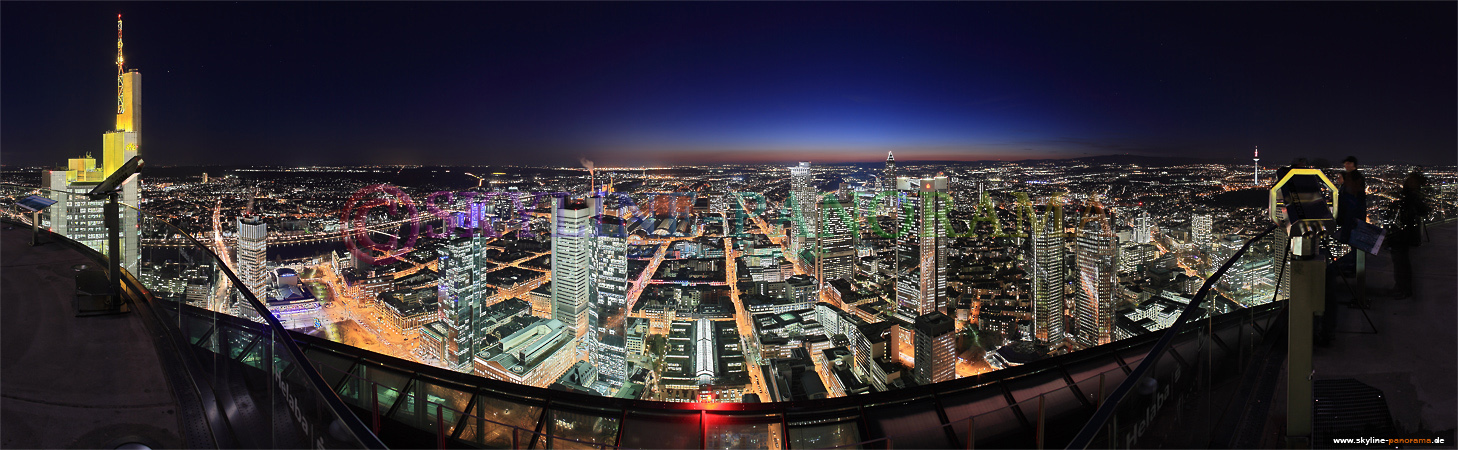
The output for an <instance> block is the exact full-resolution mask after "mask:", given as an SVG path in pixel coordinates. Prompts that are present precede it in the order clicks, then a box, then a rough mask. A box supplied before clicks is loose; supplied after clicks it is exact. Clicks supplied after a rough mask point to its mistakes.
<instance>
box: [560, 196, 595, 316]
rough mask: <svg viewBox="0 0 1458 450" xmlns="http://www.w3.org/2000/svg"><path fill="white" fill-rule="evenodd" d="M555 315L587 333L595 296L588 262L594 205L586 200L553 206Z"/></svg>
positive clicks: (589, 259)
mask: <svg viewBox="0 0 1458 450" xmlns="http://www.w3.org/2000/svg"><path fill="white" fill-rule="evenodd" d="M552 211H553V214H552V215H553V217H552V227H553V232H552V318H553V319H557V320H560V321H562V323H563V324H565V325H566V326H567V328H569V329H571V330H572V332H573V333H574V336H575V337H578V338H580V337H582V336H585V335H587V331H588V325H587V306H588V301H589V299H590V298H591V296H592V289H591V285H590V283H591V281H590V280H589V279H588V268H589V267H588V265H589V264H590V263H591V257H592V253H591V250H592V248H591V247H592V236H593V234H594V229H593V226H592V208H591V207H589V205H588V204H587V203H586V202H582V201H576V202H565V204H562V205H560V206H558V207H555V208H553V209H552Z"/></svg>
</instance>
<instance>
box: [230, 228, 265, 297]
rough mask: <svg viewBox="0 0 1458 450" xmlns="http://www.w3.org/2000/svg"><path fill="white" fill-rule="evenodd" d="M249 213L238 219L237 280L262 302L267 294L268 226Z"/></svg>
mask: <svg viewBox="0 0 1458 450" xmlns="http://www.w3.org/2000/svg"><path fill="white" fill-rule="evenodd" d="M251 212H252V211H249V212H248V213H250V214H247V215H245V216H244V217H239V218H238V262H237V266H238V278H239V279H241V280H242V281H243V287H246V288H248V291H249V292H252V293H253V296H255V297H258V299H259V300H263V296H264V295H266V294H267V293H268V291H267V290H266V288H267V287H268V270H267V268H265V267H264V263H265V262H266V261H267V258H268V224H266V223H264V222H263V218H261V217H258V216H255V215H251Z"/></svg>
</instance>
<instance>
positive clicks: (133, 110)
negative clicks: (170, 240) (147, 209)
mask: <svg viewBox="0 0 1458 450" xmlns="http://www.w3.org/2000/svg"><path fill="white" fill-rule="evenodd" d="M115 63H116V123H115V124H116V126H115V129H114V130H113V131H108V132H106V133H104V134H102V137H101V138H102V139H101V147H102V153H101V161H97V160H96V158H92V157H91V155H90V154H89V153H88V154H87V155H86V156H84V157H81V158H71V160H70V161H69V163H68V165H67V167H66V168H65V169H64V170H62V169H59V168H58V169H55V170H46V171H45V173H44V174H43V176H42V184H43V185H44V187H45V188H46V189H52V190H55V191H60V192H61V193H60V194H57V195H58V197H59V198H57V200H58V201H59V204H58V205H56V206H54V207H51V208H50V210H49V212H50V214H51V223H52V228H53V230H54V231H55V232H57V233H60V234H65V235H68V236H75V237H76V238H77V241H79V242H81V243H83V244H86V245H88V246H91V247H92V248H95V249H96V250H97V251H100V252H103V253H105V252H106V251H107V249H106V248H105V246H106V229H105V228H104V226H103V225H102V218H101V214H100V211H101V203H100V202H94V201H91V200H88V199H87V198H86V196H85V195H83V194H85V193H86V192H89V191H90V190H91V189H92V188H94V187H96V185H97V184H99V183H100V182H101V181H102V180H105V179H106V178H107V177H109V176H111V174H112V173H113V172H116V170H117V169H119V168H121V166H122V164H125V163H126V162H127V160H130V159H131V158H132V157H133V156H136V155H137V146H138V144H139V143H140V139H139V136H140V135H139V133H138V129H139V127H138V125H139V124H140V120H141V116H140V112H141V109H140V106H141V86H142V74H141V73H140V72H137V71H136V70H131V71H127V70H126V59H125V58H124V56H123V53H122V19H121V14H117V16H116V61H115ZM139 184H141V180H140V178H138V179H137V180H136V182H134V183H127V184H126V185H124V186H122V191H121V201H122V203H125V204H126V205H129V206H134V207H135V206H138V204H139V203H140V198H139V197H138V195H137V191H138V189H137V185H139ZM138 220H139V217H138V216H137V211H136V210H135V209H132V208H122V249H121V250H122V261H121V262H122V266H123V267H124V268H126V269H127V270H129V271H132V273H136V270H137V262H138V261H139V260H140V252H138V250H137V249H138V243H139V239H138V235H137V222H138Z"/></svg>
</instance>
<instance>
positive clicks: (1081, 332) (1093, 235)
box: [1074, 207, 1119, 348]
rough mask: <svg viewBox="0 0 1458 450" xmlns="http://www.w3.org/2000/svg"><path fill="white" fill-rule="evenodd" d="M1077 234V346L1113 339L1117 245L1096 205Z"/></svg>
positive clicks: (1103, 342)
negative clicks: (1080, 231)
mask: <svg viewBox="0 0 1458 450" xmlns="http://www.w3.org/2000/svg"><path fill="white" fill-rule="evenodd" d="M1093 208H1095V209H1093V210H1092V211H1090V213H1089V215H1090V218H1091V220H1088V221H1086V222H1085V223H1084V226H1083V230H1082V233H1081V234H1080V235H1079V236H1078V239H1077V244H1078V250H1077V262H1078V267H1077V270H1078V288H1077V289H1076V290H1075V306H1074V317H1075V318H1076V319H1075V322H1076V323H1077V324H1078V329H1077V331H1076V333H1075V336H1076V340H1077V342H1078V344H1079V346H1080V347H1081V348H1088V347H1093V346H1096V345H1103V344H1107V343H1109V342H1112V341H1113V332H1114V298H1115V295H1116V294H1117V293H1118V290H1117V289H1118V287H1119V278H1118V273H1117V269H1118V261H1117V259H1118V258H1117V254H1118V247H1117V246H1116V244H1117V239H1116V238H1115V237H1114V232H1113V230H1112V229H1111V228H1110V227H1109V220H1108V217H1107V216H1104V215H1103V213H1102V212H1100V211H1099V210H1098V209H1096V208H1097V207H1093Z"/></svg>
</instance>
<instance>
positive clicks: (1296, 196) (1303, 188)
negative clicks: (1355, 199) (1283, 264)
mask: <svg viewBox="0 0 1458 450" xmlns="http://www.w3.org/2000/svg"><path fill="white" fill-rule="evenodd" d="M1322 185H1325V186H1326V188H1327V190H1328V192H1330V193H1331V200H1330V201H1328V200H1327V199H1326V194H1325V193H1323V192H1322V190H1321V187H1322ZM1338 195H1340V194H1339V193H1338V192H1337V188H1336V185H1334V184H1332V182H1331V180H1329V179H1327V178H1326V175H1323V174H1322V173H1321V171H1320V170H1317V169H1291V170H1290V172H1287V173H1286V176H1285V177H1282V178H1281V180H1280V181H1277V182H1276V185H1275V186H1273V187H1271V203H1270V213H1271V220H1272V221H1274V222H1276V225H1277V226H1280V227H1282V228H1283V229H1284V230H1286V234H1287V235H1288V236H1290V237H1291V254H1292V255H1294V256H1295V257H1296V259H1311V258H1314V257H1315V256H1316V243H1317V241H1318V240H1319V239H1320V238H1321V235H1322V234H1323V233H1326V232H1327V231H1330V230H1331V229H1332V228H1334V227H1335V226H1336V220H1335V219H1333V217H1335V216H1336V211H1337V205H1338V203H1337V197H1338Z"/></svg>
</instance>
